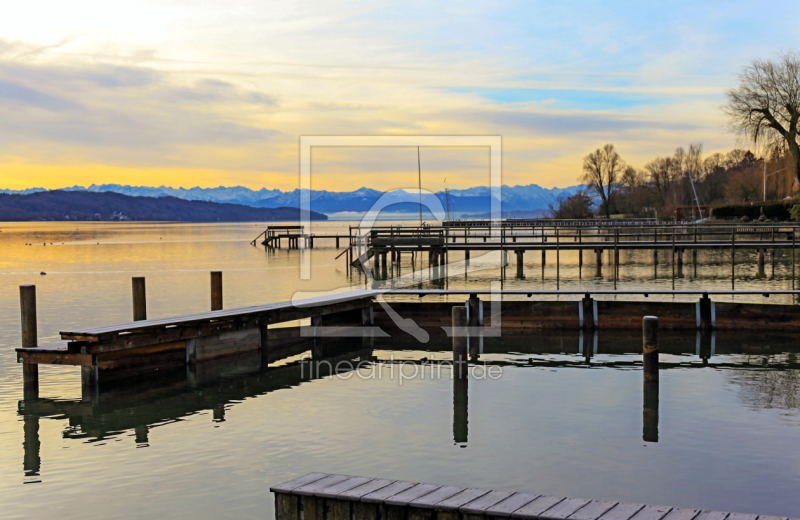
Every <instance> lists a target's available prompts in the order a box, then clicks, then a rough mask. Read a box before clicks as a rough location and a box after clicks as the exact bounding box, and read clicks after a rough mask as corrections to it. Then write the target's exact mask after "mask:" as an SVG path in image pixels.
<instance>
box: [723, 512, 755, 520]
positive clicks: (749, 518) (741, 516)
mask: <svg viewBox="0 0 800 520" xmlns="http://www.w3.org/2000/svg"><path fill="white" fill-rule="evenodd" d="M756 518H758V515H748V514H745V513H731V514H729V515H728V520H756Z"/></svg>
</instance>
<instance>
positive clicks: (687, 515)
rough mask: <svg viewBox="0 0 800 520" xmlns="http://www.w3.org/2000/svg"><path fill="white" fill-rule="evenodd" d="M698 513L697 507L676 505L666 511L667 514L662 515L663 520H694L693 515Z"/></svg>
mask: <svg viewBox="0 0 800 520" xmlns="http://www.w3.org/2000/svg"><path fill="white" fill-rule="evenodd" d="M699 513H700V510H699V509H683V508H679V507H676V508H673V509H672V511H670V512H669V513H667V516H665V517H664V520H694V517H696V516H697V515H698V514H699Z"/></svg>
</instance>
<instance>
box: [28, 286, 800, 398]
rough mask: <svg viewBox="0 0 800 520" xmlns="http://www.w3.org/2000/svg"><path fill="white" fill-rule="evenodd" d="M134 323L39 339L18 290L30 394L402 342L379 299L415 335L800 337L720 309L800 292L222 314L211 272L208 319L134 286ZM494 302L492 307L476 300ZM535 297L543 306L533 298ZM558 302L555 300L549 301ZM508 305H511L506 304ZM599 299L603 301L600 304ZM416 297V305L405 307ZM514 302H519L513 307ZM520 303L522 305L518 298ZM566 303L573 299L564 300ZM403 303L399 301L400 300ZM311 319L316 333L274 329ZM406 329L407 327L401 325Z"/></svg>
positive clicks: (343, 300) (756, 315)
mask: <svg viewBox="0 0 800 520" xmlns="http://www.w3.org/2000/svg"><path fill="white" fill-rule="evenodd" d="M132 283H133V303H134V305H133V307H134V321H131V322H128V323H121V324H115V325H107V326H100V327H87V328H78V329H70V330H63V331H61V333H60V335H61V341H58V342H55V343H48V344H41V345H40V344H39V343H38V340H37V330H36V329H37V320H36V291H35V287H34V286H21V287H20V304H21V310H22V345H21V346H20V348H17V349H16V352H17V360H18V362H19V363H21V364H22V366H23V376H24V377H23V381H24V383H25V385H26V387H31V388H36V387H38V365H39V364H56V365H73V366H80V367H81V374H82V382H83V386H84V387H87V388H92V387H95V386H97V385H98V384H99V382H101V381H113V380H117V379H129V378H141V377H143V374H146V373H151V372H154V371H158V370H165V369H170V368H175V367H182V366H186V365H189V366H191V365H193V364H195V363H198V362H200V361H204V360H212V359H215V358H219V357H222V356H229V355H234V354H240V353H243V352H248V351H255V352H258V353H259V355H260V356H261V357H262V359H263V360H264V362H265V363H269V362H270V360H271V359H276V358H277V357H280V356H281V355H282V353H283V352H284V349H286V348H289V347H291V345H293V344H296V343H298V342H301V341H305V340H306V339H308V337H314V336H315V335H318V334H319V335H322V334H327V335H336V336H337V337H357V338H364V337H370V336H374V335H376V334H379V335H380V334H382V335H389V336H404V335H406V332H407V331H406V330H405V329H403V328H402V327H400V326H399V325H398V323H397V322H395V319H394V318H392V316H390V314H389V313H388V311H387V310H386V309H385V308H384V307H383V305H376V301H377V299H378V298H379V297H381V298H387V299H388V301H389V302H390V303H389V304H390V305H391V307H392V309H393V310H394V312H396V313H399V315H400V317H401V318H402V319H403V320H407V322H408V323H413V324H414V327H416V328H423V329H424V328H425V327H428V328H431V327H432V328H437V329H438V328H440V327H449V326H450V321H449V320H450V315H451V312H452V308H453V307H454V306H459V305H461V306H467V307H469V309H471V311H470V312H469V316H470V318H469V326H470V327H486V328H487V330H492V331H494V332H493V333H497V334H499V333H500V330H502V332H503V334H524V333H531V332H534V331H541V330H548V329H549V330H556V329H558V330H589V331H591V330H597V329H608V330H615V329H616V330H626V329H632V328H636V327H638V326H639V323H638V320H639V319H640V318H641V316H644V315H647V314H654V315H658V316H660V317H661V321H662V328H664V329H670V330H700V331H710V330H717V329H719V330H759V331H775V332H778V331H781V332H792V333H796V332H800V305H764V304H747V303H730V302H715V301H712V298H714V297H716V296H720V295H763V296H766V297H769V296H770V295H791V296H793V297H797V296H798V295H800V291H793V290H792V291H789V290H776V291H733V290H732V291H701V290H697V291H668V290H664V291H641V290H640V291H616V290H613V291H612V290H598V291H587V290H572V291H548V290H540V291H535V290H513V289H501V290H491V289H488V290H480V289H464V290H436V289H394V290H377V289H372V290H354V291H349V292H344V293H335V294H331V295H328V296H322V297H317V298H310V299H304V300H299V301H288V302H277V303H268V304H263V305H255V306H250V307H240V308H235V309H221V307H222V274H221V273H220V272H214V273H211V291H210V296H211V308H212V309H219V310H213V311H209V312H203V313H197V314H190V315H185V316H174V317H167V318H156V319H146V302H145V297H146V296H145V284H144V279H143V278H134V279H133V280H132ZM480 294H490V295H491V298H493V299H492V300H491V301H481V300H480V298H479V297H478V295H480ZM459 295H461V296H463V297H467V299H466V302H465V303H456V302H429V301H424V300H423V297H425V296H437V297H439V298H442V297H444V298H452V297H458V296H459ZM534 295H538V296H546V297H547V298H546V300H544V301H542V300H536V299H532V298H533V296H534ZM628 295H641V296H646V297H648V296H659V295H661V296H672V297H675V296H681V297H682V298H691V297H695V298H697V299H696V301H695V302H674V301H673V302H657V301H645V302H637V301H615V300H610V301H609V300H606V301H603V300H602V298H604V297H605V296H628ZM554 296H555V297H556V299H557V300H560V301H552V298H553V297H554ZM509 297H511V299H508V298H509ZM597 297H600V298H601V299H600V300H597V299H595V298H597ZM409 298H410V300H409ZM514 298H517V299H514ZM520 298H521V299H520ZM562 298H564V299H567V301H563V300H561V299H562ZM398 299H399V300H401V301H397V300H398ZM302 319H309V320H310V326H305V327H291V326H290V327H285V326H284V327H283V328H275V327H270V326H271V325H276V324H284V325H286V324H289V325H291V324H290V323H289V322H293V321H296V320H302ZM400 323H403V322H402V321H401V322H400Z"/></svg>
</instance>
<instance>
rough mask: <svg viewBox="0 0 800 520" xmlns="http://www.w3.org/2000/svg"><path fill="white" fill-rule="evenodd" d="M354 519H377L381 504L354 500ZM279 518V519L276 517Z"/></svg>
mask: <svg viewBox="0 0 800 520" xmlns="http://www.w3.org/2000/svg"><path fill="white" fill-rule="evenodd" d="M352 506H353V509H352V511H353V520H377V518H378V508H379V507H381V506H380V505H379V504H368V503H366V502H352ZM276 520H277V519H276Z"/></svg>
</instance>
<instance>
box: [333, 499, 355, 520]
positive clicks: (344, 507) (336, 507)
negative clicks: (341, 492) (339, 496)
mask: <svg viewBox="0 0 800 520" xmlns="http://www.w3.org/2000/svg"><path fill="white" fill-rule="evenodd" d="M327 504H328V515H329V516H328V520H351V517H350V515H351V513H350V501H349V500H328V502H327Z"/></svg>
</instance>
